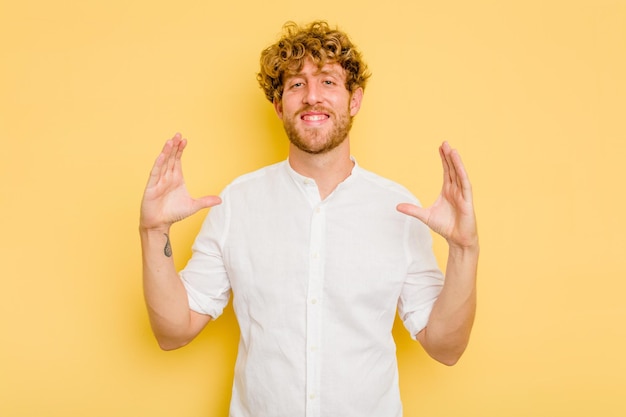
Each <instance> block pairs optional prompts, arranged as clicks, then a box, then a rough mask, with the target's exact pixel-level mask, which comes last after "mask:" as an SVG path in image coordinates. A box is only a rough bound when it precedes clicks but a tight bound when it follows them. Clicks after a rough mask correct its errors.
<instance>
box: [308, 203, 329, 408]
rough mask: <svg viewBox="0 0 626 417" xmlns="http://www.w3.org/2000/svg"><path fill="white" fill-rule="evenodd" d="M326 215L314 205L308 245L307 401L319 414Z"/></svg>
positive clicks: (318, 206)
mask: <svg viewBox="0 0 626 417" xmlns="http://www.w3.org/2000/svg"><path fill="white" fill-rule="evenodd" d="M325 226H326V217H325V215H324V210H323V207H322V205H321V204H318V205H317V206H316V207H314V209H313V212H312V218H311V241H310V245H309V280H308V292H307V295H308V298H307V299H308V303H307V347H308V348H307V351H306V356H307V358H306V371H307V372H306V380H307V405H306V416H307V417H318V416H319V415H320V397H319V392H320V385H321V375H320V371H321V370H320V352H319V347H320V343H321V336H322V303H323V299H322V286H323V281H324V268H323V261H324V259H323V258H324V257H323V253H324V252H323V250H324V238H325V233H324V231H325Z"/></svg>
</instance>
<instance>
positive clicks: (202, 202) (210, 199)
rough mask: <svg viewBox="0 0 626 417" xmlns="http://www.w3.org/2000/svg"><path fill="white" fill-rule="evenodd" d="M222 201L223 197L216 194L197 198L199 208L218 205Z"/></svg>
mask: <svg viewBox="0 0 626 417" xmlns="http://www.w3.org/2000/svg"><path fill="white" fill-rule="evenodd" d="M221 203H222V199H221V198H220V197H218V196H216V195H207V196H204V197H201V198H198V199H197V200H196V204H197V206H198V210H201V209H203V208H208V207H213V206H217V205H218V204H221Z"/></svg>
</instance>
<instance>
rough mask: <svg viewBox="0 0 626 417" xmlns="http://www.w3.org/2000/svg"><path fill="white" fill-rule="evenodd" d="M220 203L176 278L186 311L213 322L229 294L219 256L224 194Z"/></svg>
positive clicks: (224, 221)
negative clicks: (183, 291) (184, 292)
mask: <svg viewBox="0 0 626 417" xmlns="http://www.w3.org/2000/svg"><path fill="white" fill-rule="evenodd" d="M222 201H223V202H222V204H220V205H218V206H215V207H213V208H211V210H210V211H209V214H208V215H207V217H206V218H205V220H204V223H203V224H202V227H201V229H200V232H199V233H198V235H197V236H196V239H195V241H194V244H193V247H192V250H193V253H192V256H191V259H190V260H189V262H188V263H187V265H186V266H185V268H184V269H183V270H182V271H181V272H180V274H179V275H180V278H181V280H182V282H183V285H184V286H185V289H186V290H187V297H188V299H189V307H190V308H191V309H192V310H193V311H196V312H198V313H200V314H208V315H209V316H211V317H212V318H213V319H216V318H218V317H219V316H220V315H221V314H222V312H223V310H224V307H226V305H227V304H228V300H229V298H230V292H231V286H230V280H229V279H228V274H227V272H226V268H225V266H224V261H223V256H222V248H223V243H224V239H225V236H226V231H227V229H228V222H229V210H228V203H227V202H228V198H227V196H226V192H224V193H222Z"/></svg>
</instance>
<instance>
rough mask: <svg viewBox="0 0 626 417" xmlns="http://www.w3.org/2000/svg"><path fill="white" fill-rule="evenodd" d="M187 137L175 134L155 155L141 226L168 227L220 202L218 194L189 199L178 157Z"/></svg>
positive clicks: (180, 155)
mask: <svg viewBox="0 0 626 417" xmlns="http://www.w3.org/2000/svg"><path fill="white" fill-rule="evenodd" d="M186 146H187V140H186V139H183V138H182V136H181V135H180V133H177V134H176V135H175V136H174V137H173V138H172V139H170V140H168V141H167V142H166V143H165V145H164V146H163V150H162V151H161V154H160V155H159V156H158V157H157V159H156V161H155V163H154V166H153V167H152V171H151V172H150V178H149V179H148V184H147V185H146V189H145V191H144V195H143V199H142V201H141V216H140V222H139V225H140V228H141V229H143V230H167V229H168V228H169V227H170V226H171V225H172V223H175V222H177V221H180V220H182V219H184V218H186V217H189V216H191V215H192V214H194V213H197V212H198V211H200V210H202V209H204V208H208V207H213V206H215V205H218V204H220V203H221V202H222V200H221V199H220V198H219V197H218V196H211V195H210V196H205V197H201V198H197V199H196V198H192V197H191V196H190V195H189V192H188V191H187V187H186V186H185V180H184V178H183V170H182V166H181V157H182V154H183V150H184V149H185V147H186Z"/></svg>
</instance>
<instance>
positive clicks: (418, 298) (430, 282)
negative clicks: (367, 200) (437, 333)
mask: <svg viewBox="0 0 626 417" xmlns="http://www.w3.org/2000/svg"><path fill="white" fill-rule="evenodd" d="M405 230H406V236H405V247H406V250H407V257H408V273H407V277H406V281H405V283H404V286H403V288H402V292H401V294H400V298H399V300H398V314H399V315H400V318H401V319H402V322H403V323H404V327H406V329H407V330H408V331H409V333H410V334H411V337H412V338H413V339H415V338H416V335H417V334H418V333H419V332H420V331H421V330H423V329H424V328H425V327H426V325H427V323H428V318H429V317H430V313H431V311H432V309H433V305H434V304H435V301H436V300H437V297H438V296H439V293H440V292H441V289H442V288H443V280H444V277H443V273H442V272H441V270H440V269H439V266H438V265H437V260H436V258H435V254H434V253H433V250H432V236H431V234H430V229H429V228H428V227H427V226H426V225H425V224H423V223H422V222H421V221H419V220H417V219H415V218H412V217H407V226H406V228H405Z"/></svg>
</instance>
